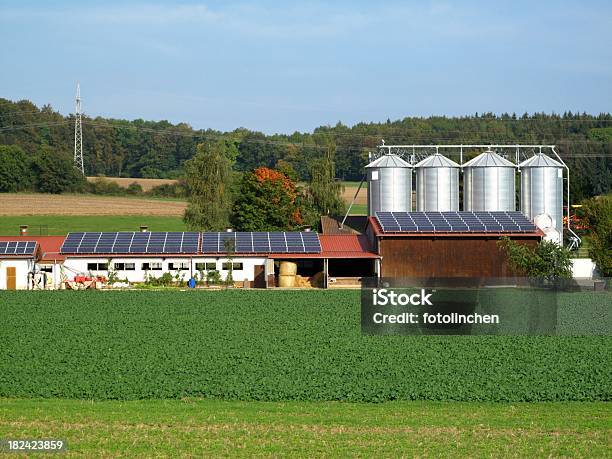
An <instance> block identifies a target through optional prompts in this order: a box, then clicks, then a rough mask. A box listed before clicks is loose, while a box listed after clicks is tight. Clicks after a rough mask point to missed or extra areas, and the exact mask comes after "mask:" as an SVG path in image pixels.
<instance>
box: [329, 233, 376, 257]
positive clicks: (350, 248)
mask: <svg viewBox="0 0 612 459" xmlns="http://www.w3.org/2000/svg"><path fill="white" fill-rule="evenodd" d="M319 239H320V241H321V251H322V254H323V255H324V256H326V257H334V258H360V257H361V258H363V257H367V258H370V257H372V256H376V254H375V253H374V252H373V251H372V248H371V247H370V243H369V242H368V238H367V236H365V235H363V234H321V235H319Z"/></svg>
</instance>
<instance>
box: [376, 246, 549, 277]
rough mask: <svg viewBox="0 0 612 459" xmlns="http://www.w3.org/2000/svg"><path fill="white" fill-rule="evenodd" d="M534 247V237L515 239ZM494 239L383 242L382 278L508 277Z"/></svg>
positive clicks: (506, 263) (506, 262)
mask: <svg viewBox="0 0 612 459" xmlns="http://www.w3.org/2000/svg"><path fill="white" fill-rule="evenodd" d="M515 240H516V241H517V242H519V243H522V244H526V245H529V246H531V247H535V245H536V244H537V243H538V241H539V238H538V237H532V238H520V239H515ZM497 241H498V239H485V238H450V237H445V238H438V239H434V238H417V237H410V238H383V239H381V240H379V247H380V252H379V253H380V255H382V257H383V258H382V261H381V268H382V269H381V275H382V276H383V277H505V276H511V275H512V273H511V272H510V270H509V268H508V261H507V259H506V256H505V254H504V253H503V252H502V251H501V250H500V249H499V247H498V246H497Z"/></svg>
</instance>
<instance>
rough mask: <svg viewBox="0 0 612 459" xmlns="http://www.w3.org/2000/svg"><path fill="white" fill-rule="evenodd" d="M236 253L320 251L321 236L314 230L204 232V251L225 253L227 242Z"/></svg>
mask: <svg viewBox="0 0 612 459" xmlns="http://www.w3.org/2000/svg"><path fill="white" fill-rule="evenodd" d="M226 241H230V242H229V244H230V247H231V244H233V249H234V251H235V252H236V253H320V252H321V243H320V242H319V236H318V234H317V233H313V232H303V233H296V232H292V233H289V232H252V233H251V232H231V233H228V232H225V233H214V232H209V233H202V252H203V253H225V252H227V251H228V246H227V244H228V243H227V242H226Z"/></svg>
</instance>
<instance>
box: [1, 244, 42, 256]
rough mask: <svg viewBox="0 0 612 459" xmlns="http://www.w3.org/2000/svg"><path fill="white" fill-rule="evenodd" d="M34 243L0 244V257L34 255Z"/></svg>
mask: <svg viewBox="0 0 612 459" xmlns="http://www.w3.org/2000/svg"><path fill="white" fill-rule="evenodd" d="M35 249H36V241H8V242H6V241H5V242H0V255H34V250H35Z"/></svg>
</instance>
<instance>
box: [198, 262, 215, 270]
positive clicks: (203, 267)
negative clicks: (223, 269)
mask: <svg viewBox="0 0 612 459" xmlns="http://www.w3.org/2000/svg"><path fill="white" fill-rule="evenodd" d="M216 269H217V263H215V262H214V261H213V262H209V263H196V271H214V270H216Z"/></svg>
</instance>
